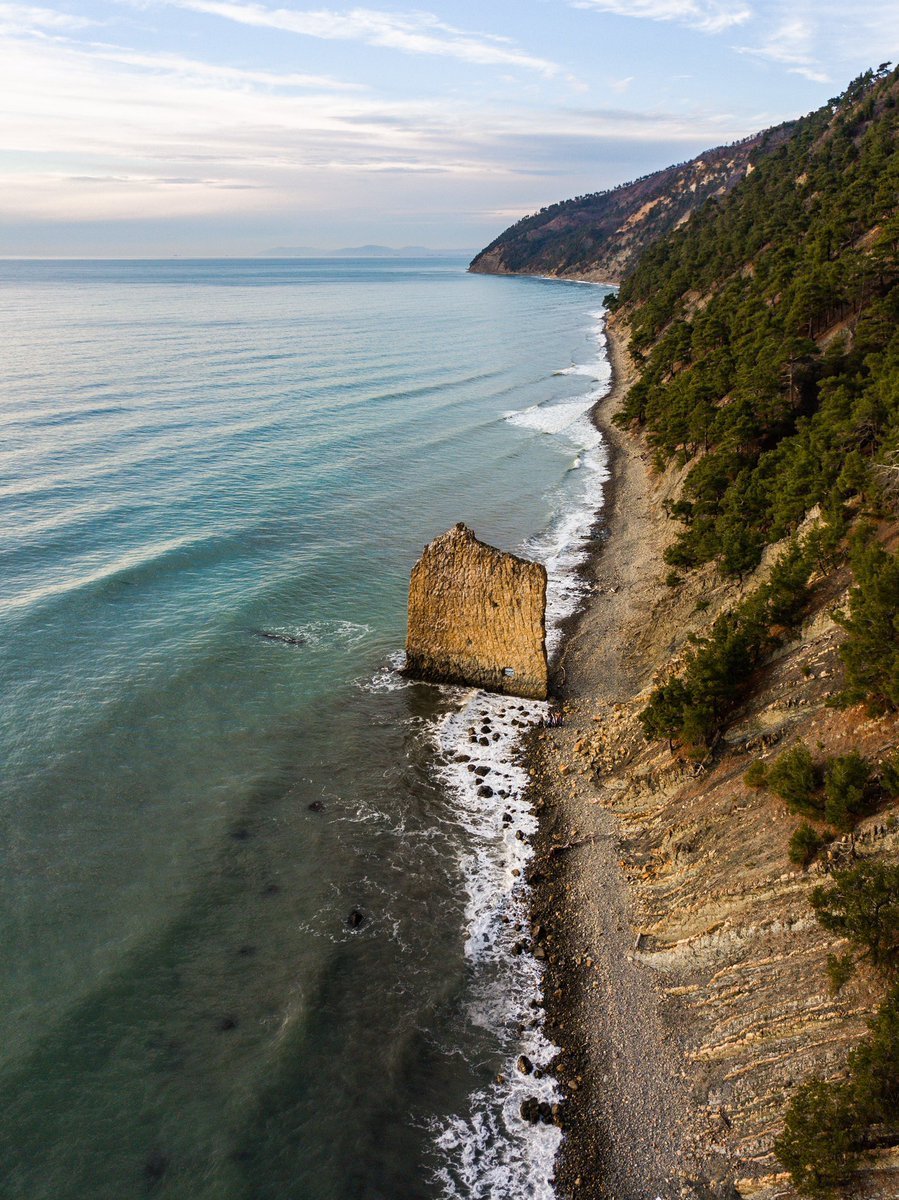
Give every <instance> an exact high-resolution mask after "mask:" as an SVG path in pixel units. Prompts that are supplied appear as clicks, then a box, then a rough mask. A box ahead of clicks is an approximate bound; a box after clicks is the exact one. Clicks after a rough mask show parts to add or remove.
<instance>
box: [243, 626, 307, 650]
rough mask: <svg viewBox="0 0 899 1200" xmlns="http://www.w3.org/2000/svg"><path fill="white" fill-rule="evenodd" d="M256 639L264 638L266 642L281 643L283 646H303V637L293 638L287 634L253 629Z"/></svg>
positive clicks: (304, 640) (304, 642)
mask: <svg viewBox="0 0 899 1200" xmlns="http://www.w3.org/2000/svg"><path fill="white" fill-rule="evenodd" d="M253 632H254V633H255V634H256V636H257V637H261V638H265V640H266V641H267V642H281V644H282V645H284V646H305V645H306V639H305V638H304V637H293V636H292V635H291V634H289V633H272V632H271V631H270V630H268V629H254V630H253Z"/></svg>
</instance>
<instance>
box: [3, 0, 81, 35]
mask: <svg viewBox="0 0 899 1200" xmlns="http://www.w3.org/2000/svg"><path fill="white" fill-rule="evenodd" d="M96 24H97V22H96V21H92V20H89V19H88V18H87V17H76V16H74V15H73V14H72V13H65V12H58V11H57V10H56V9H53V8H41V7H39V6H35V5H30V4H0V32H2V33H44V32H49V33H65V32H72V31H74V30H77V29H87V28H89V27H90V26H91V25H96Z"/></svg>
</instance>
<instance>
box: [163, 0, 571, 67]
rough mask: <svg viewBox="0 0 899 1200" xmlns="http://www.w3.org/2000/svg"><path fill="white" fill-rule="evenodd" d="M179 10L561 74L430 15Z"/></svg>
mask: <svg viewBox="0 0 899 1200" xmlns="http://www.w3.org/2000/svg"><path fill="white" fill-rule="evenodd" d="M172 2H173V3H174V4H176V5H177V6H178V7H179V8H187V9H191V10H192V11H193V12H199V13H206V14H207V15H209V16H215V17H221V18H223V19H225V20H228V21H236V22H238V23H239V24H241V25H254V26H257V27H262V28H265V29H280V30H283V31H284V32H285V33H296V34H301V35H303V36H305V37H313V38H320V39H323V40H326V41H359V42H365V43H366V44H367V45H370V46H382V47H387V48H389V49H392V50H400V51H402V52H403V53H405V54H436V55H441V56H443V57H446V58H456V59H461V60H462V61H464V62H470V63H478V64H480V65H483V66H502V67H520V68H524V69H526V70H529V71H537V72H538V73H539V74H541V75H545V76H547V77H548V78H553V77H555V76H556V75H559V74H562V68H561V67H560V66H559V64H558V63H554V62H550V61H549V60H548V59H545V58H540V57H538V56H536V55H533V54H529V53H528V52H527V51H526V50H523V49H520V48H519V47H517V46H516V45H515V43H514V42H513V41H511V39H508V38H501V37H495V36H493V35H490V34H477V33H468V32H466V31H464V30H461V29H456V28H454V27H453V26H452V25H447V24H445V23H444V22H442V21H441V20H439V18H437V17H436V16H434V15H433V14H431V13H424V12H414V13H395V12H380V11H378V10H376V9H370V8H353V9H349V10H348V11H346V12H336V11H330V10H327V9H317V10H314V11H308V12H307V11H302V10H299V9H293V8H266V7H265V6H264V5H261V4H247V3H232V2H230V0H172Z"/></svg>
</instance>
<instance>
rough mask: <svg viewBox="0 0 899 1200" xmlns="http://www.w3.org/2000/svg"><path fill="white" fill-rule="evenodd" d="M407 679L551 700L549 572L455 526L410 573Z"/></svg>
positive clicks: (461, 526) (430, 549)
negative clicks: (408, 677) (548, 649)
mask: <svg viewBox="0 0 899 1200" xmlns="http://www.w3.org/2000/svg"><path fill="white" fill-rule="evenodd" d="M406 671H407V673H408V674H410V675H413V676H415V677H416V678H418V679H426V680H428V681H430V682H433V683H461V684H466V685H468V686H471V687H482V688H487V689H488V690H490V691H493V692H504V693H506V694H507V695H510V696H524V697H527V698H528V699H531V700H545V699H546V694H547V686H548V671H547V663H546V568H545V567H543V566H542V564H540V563H535V562H528V561H527V560H526V559H523V558H517V557H516V556H515V555H514V554H505V553H504V552H503V551H502V550H496V549H495V548H494V547H493V546H487V545H485V544H484V543H483V542H479V541H478V539H477V538H476V537H475V535H474V534H473V533H472V531H471V530H470V529H469V528H468V527H467V526H466V525H461V524H460V525H455V526H454V527H453V528H452V529H450V530H448V531H447V532H446V533H443V534H441V535H440V537H438V538H435V539H434V541H433V542H431V543H430V545H428V546H426V547H425V549H424V553H423V554H422V556H421V558H420V559H419V560H418V562H417V563H416V564H415V566H414V567H413V568H412V579H411V581H410V584H409V633H408V637H407V639H406Z"/></svg>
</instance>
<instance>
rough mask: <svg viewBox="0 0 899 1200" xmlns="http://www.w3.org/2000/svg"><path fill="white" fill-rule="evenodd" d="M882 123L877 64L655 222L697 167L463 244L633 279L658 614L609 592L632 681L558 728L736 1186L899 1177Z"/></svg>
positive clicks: (730, 162)
mask: <svg viewBox="0 0 899 1200" xmlns="http://www.w3.org/2000/svg"><path fill="white" fill-rule="evenodd" d="M897 136H899V71H890V70H889V64H884V65H883V66H882V67H880V68H878V69H877V70H876V71H869V72H867V73H866V74H865V75H863V76H861V77H859V78H858V79H856V80H855V81H854V82H853V83H852V84H850V86H849V87H848V88H847V89H846V91H845V92H844V93H843V94H842V95H840V96H838V97H836V98H835V99H834V100H832V101H830V102H829V103H828V104H827V105H825V106H824V107H822V108H821V109H820V110H818V111H817V112H814V113H812V114H810V115H809V116H807V117H804V118H802V119H801V120H798V121H796V122H795V123H793V124H792V125H790V126H785V127H783V128H782V129H780V130H778V131H776V134H770V133H769V134H768V135H765V136H763V137H761V138H760V139H756V140H755V141H754V143H753V144H751V145H750V147H749V150H748V152H746V153H745V154H743V157H742V159H740V161H739V162H738V158H739V155H732V157H731V158H729V159H726V160H722V159H719V160H718V166H719V168H720V169H721V171H722V174H721V175H720V176H719V179H718V181H717V182H716V185H715V187H713V188H711V192H710V193H707V194H706V195H705V196H704V197H702V201H703V202H702V203H701V204H697V205H695V206H694V207H692V208H691V209H690V210H689V211H683V210H682V211H681V212H680V214H679V215H677V216H676V218H675V219H674V220H673V221H671V222H670V223H667V224H666V222H668V217H669V216H670V215H672V213H673V212H674V210H675V209H676V208H677V206H678V205H679V204H681V203H682V202H683V199H684V197H683V182H684V179H685V175H684V171H685V170H688V171H693V170H695V169H696V168H697V165H698V162H699V160H697V163H694V164H688V167H687V168H679V169H677V170H674V169H673V170H674V173H673V174H672V173H667V174H666V173H662V175H664V176H665V177H664V179H663V178H662V176H661V175H660V176H659V177H651V180H650V181H643V183H642V184H640V185H629V187H630V188H635V187H637V188H638V190H637V191H630V190H629V188H624V189H621V191H620V192H619V193H610V194H605V195H604V196H600V197H588V198H585V199H582V200H578V201H571V202H568V204H566V205H557V206H554V207H553V208H552V209H549V210H547V211H546V212H545V213H543V214H538V215H537V216H535V217H531V218H528V219H526V220H525V221H522V222H519V224H518V225H517V226H514V227H513V228H512V230H510V231H507V232H506V233H505V234H503V235H501V237H500V238H498V239H497V241H496V242H495V243H493V245H492V246H491V247H488V249H487V250H486V251H484V252H483V254H482V255H480V256H479V258H478V259H476V260H475V264H474V266H473V269H482V270H499V271H508V270H517V271H522V272H526V273H534V272H540V273H546V274H556V275H568V276H573V277H582V278H602V277H603V273H604V271H606V270H607V269H608V274H607V275H606V277H607V278H608V277H612V276H614V274H615V273H614V271H612V270H611V264H617V265H618V267H619V268H620V269H621V272H622V275H623V282H622V284H621V287H620V290H619V293H618V295H617V296H616V297H610V298H609V300H608V301H607V306H608V307H609V308H610V309H611V310H612V315H611V317H610V337H611V341H612V344H613V349H614V348H615V346H616V345H617V344H618V343H619V342H620V341H621V339H622V338H623V337H629V341H630V356H631V359H632V360H633V365H634V366H635V368H636V370H635V382H634V383H633V385H632V386H631V387H630V390H629V391H628V392H627V395H626V398H625V399H624V401H623V403H622V405H621V407H620V409H619V410H618V412H617V415H616V417H615V422H616V424H617V425H618V426H619V429H620V430H621V432H622V444H623V445H625V446H626V447H628V449H627V453H628V454H630V455H635V456H636V457H638V458H640V459H641V461H642V458H643V457H648V458H649V460H650V461H651V463H652V467H653V479H654V483H653V485H652V487H651V488H650V493H651V494H650V497H649V500H648V505H649V508H650V510H651V511H652V512H653V514H654V517H653V520H654V525H653V537H654V538H655V541H656V544H657V545H659V557H660V558H661V557H664V565H660V571H661V578H658V579H657V589H656V594H657V598H656V599H654V600H651V601H649V603H651V605H652V608H651V612H650V613H649V615H647V614H646V613H645V612H643V611H642V610H641V604H646V603H647V600H646V595H647V594H649V595H651V590H650V591H649V592H645V591H644V593H640V592H635V593H634V594H633V595H630V596H628V597H626V603H625V604H624V611H625V613H627V612H628V611H629V610H631V609H633V611H634V612H635V613H637V614H642V615H640V617H639V621H638V626H639V628H636V627H635V628H633V629H632V628H631V627H630V626H627V629H628V630H629V632H628V636H629V637H630V638H631V639H632V640H631V642H630V643H629V645H628V656H629V658H630V659H631V660H633V661H634V662H635V663H636V664H637V666H639V665H640V664H642V667H643V670H644V674H643V676H642V680H643V682H641V683H638V684H635V685H634V687H633V688H632V689H631V690H630V691H628V690H627V689H626V688H623V689H622V690H621V691H619V692H618V693H617V694H615V695H614V696H613V697H612V700H613V701H614V703H613V704H611V706H609V707H608V708H607V709H606V710H604V713H603V715H602V717H598V716H595V715H594V716H593V718H592V720H593V721H595V722H597V725H596V731H595V732H593V733H589V734H588V735H587V736H583V735H582V736H581V740H580V741H578V742H577V744H576V745H575V747H574V749H575V750H577V748H578V747H581V751H580V752H581V753H582V755H583V756H585V758H586V760H587V761H588V762H589V764H590V767H589V768H588V769H589V770H593V771H594V772H595V778H596V781H597V786H598V788H599V792H598V796H597V798H596V799H595V800H594V802H595V803H598V804H602V805H604V806H606V807H608V808H609V809H610V810H611V811H613V812H616V813H617V815H618V820H619V829H622V830H624V831H626V836H624V837H623V839H622V841H621V843H620V846H619V852H620V854H621V860H620V862H621V866H622V869H625V870H626V871H627V872H628V878H629V880H630V887H631V892H630V897H631V903H632V905H633V906H634V909H635V911H637V912H639V913H640V920H641V922H642V928H643V929H645V930H648V931H649V932H648V933H645V934H644V933H641V934H640V935H639V936H638V939H637V946H638V948H641V952H642V953H644V954H645V957H646V961H647V962H651V963H652V965H653V968H654V970H655V971H656V972H658V973H659V974H660V975H661V976H662V977H664V978H665V980H666V982H667V985H668V987H667V993H666V994H667V995H668V997H669V999H670V1000H671V1002H672V1004H673V1003H674V1000H673V998H674V997H675V996H682V997H686V998H687V999H686V1001H685V1004H684V1007H683V1009H681V1010H679V1011H680V1018H679V1019H680V1020H681V1021H682V1023H683V1024H682V1030H683V1037H684V1043H683V1045H684V1062H685V1064H687V1066H686V1067H685V1072H686V1074H687V1075H688V1077H689V1078H690V1080H691V1086H692V1087H693V1088H694V1091H695V1094H696V1095H697V1096H699V1097H701V1099H702V1103H703V1104H704V1105H705V1106H706V1107H705V1108H704V1109H703V1112H704V1113H706V1114H707V1117H708V1120H710V1121H712V1123H713V1125H714V1128H715V1130H716V1132H715V1134H714V1137H713V1139H712V1141H711V1142H709V1144H708V1146H706V1149H705V1151H704V1157H705V1159H706V1160H709V1161H710V1156H712V1155H713V1153H714V1154H718V1153H720V1154H721V1156H722V1160H724V1159H726V1161H727V1165H726V1167H725V1166H723V1165H722V1168H721V1171H722V1177H724V1176H725V1175H726V1176H727V1177H728V1178H730V1179H731V1180H736V1183H737V1191H738V1192H739V1193H740V1194H741V1195H747V1196H750V1195H754V1196H764V1197H766V1198H768V1197H775V1196H789V1195H794V1194H795V1193H796V1191H798V1192H799V1193H801V1194H804V1195H809V1196H813V1197H815V1196H818V1197H824V1196H829V1195H834V1194H840V1195H852V1196H856V1195H858V1196H865V1197H868V1198H875V1197H876V1198H878V1200H884V1198H886V1197H891V1196H895V1195H896V1194H897V1190H896V1189H897V1188H899V557H897V551H896V548H897V545H899V257H897V255H899V154H897ZM746 145H749V144H748V143H747V144H746ZM737 149H740V148H737ZM740 152H741V153H743V151H742V150H740ZM709 157H710V156H703V161H704V162H705V161H708V159H709ZM728 172H731V174H730V175H728ZM725 178H726V180H727V182H726V183H725V182H724V180H725ZM647 185H648V186H650V187H651V188H653V189H659V190H657V191H656V192H655V193H654V196H653V199H655V200H657V201H658V202H657V203H655V204H653V203H652V202H651V201H650V200H649V197H648V196H647V195H646V194H645V192H640V191H639V188H645V187H646V186H647ZM665 186H668V187H669V188H673V191H671V192H670V193H669V202H668V203H665V202H664V200H663V192H664V187H665ZM691 194H692V193H691ZM616 205H619V206H620V207H619V209H618V210H616V207H615V206H616ZM627 205H630V206H631V207H630V208H629V210H628V215H627V216H626V217H625V218H624V219H623V220H621V219H620V217H621V215H622V211H623V208H624V207H626V206H627ZM653 214H655V215H653ZM659 214H664V216H663V217H662V218H661V220H660V221H657V218H659ZM616 222H617V224H616ZM637 226H639V229H640V234H639V237H635V235H634V233H633V230H634V229H635V227H637ZM623 357H626V356H623ZM613 435H614V436H613V438H612V440H615V438H616V437H617V436H618V435H617V434H614V431H613ZM666 518H667V519H666ZM616 588H617V584H616ZM604 611H608V609H607V610H604ZM622 619H625V618H622ZM635 620H637V618H636V617H635ZM635 673H636V674H637V675H638V674H639V672H638V671H637V670H636V667H635ZM594 986H595V985H594ZM787 1176H789V1180H788V1179H787ZM741 1177H742V1178H741ZM790 1182H792V1188H791V1187H790V1186H789V1184H790ZM793 1189H795V1191H794V1190H793ZM716 1194H717V1193H716ZM726 1194H728V1195H731V1194H732V1193H731V1192H727V1193H726Z"/></svg>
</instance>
